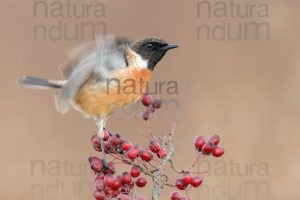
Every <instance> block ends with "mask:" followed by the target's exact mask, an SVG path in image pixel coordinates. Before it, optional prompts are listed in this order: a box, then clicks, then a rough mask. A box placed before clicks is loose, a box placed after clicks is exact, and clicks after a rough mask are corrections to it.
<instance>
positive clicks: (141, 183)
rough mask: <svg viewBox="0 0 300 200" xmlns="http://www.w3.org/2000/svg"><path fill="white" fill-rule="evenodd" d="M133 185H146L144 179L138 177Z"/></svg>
mask: <svg viewBox="0 0 300 200" xmlns="http://www.w3.org/2000/svg"><path fill="white" fill-rule="evenodd" d="M135 184H136V185H137V186H138V187H144V186H145V185H146V184H147V179H145V178H144V177H140V178H138V179H137V180H136V181H135Z"/></svg>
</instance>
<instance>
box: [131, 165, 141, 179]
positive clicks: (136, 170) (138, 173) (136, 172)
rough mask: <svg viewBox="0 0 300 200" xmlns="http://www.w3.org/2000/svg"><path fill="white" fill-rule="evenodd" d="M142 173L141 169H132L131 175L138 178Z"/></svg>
mask: <svg viewBox="0 0 300 200" xmlns="http://www.w3.org/2000/svg"><path fill="white" fill-rule="evenodd" d="M140 173H141V171H140V169H139V168H137V167H132V168H131V171H130V174H131V176H132V177H138V176H139V175H140Z"/></svg>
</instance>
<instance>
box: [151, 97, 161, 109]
mask: <svg viewBox="0 0 300 200" xmlns="http://www.w3.org/2000/svg"><path fill="white" fill-rule="evenodd" d="M162 103H163V101H162V100H161V99H155V100H154V101H153V103H152V106H153V108H155V109H159V108H160V107H161V106H162Z"/></svg>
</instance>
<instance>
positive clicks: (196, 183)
mask: <svg viewBox="0 0 300 200" xmlns="http://www.w3.org/2000/svg"><path fill="white" fill-rule="evenodd" d="M202 182H203V180H202V178H201V177H199V176H195V177H193V180H192V183H191V185H192V186H193V187H199V186H200V185H201V184H202Z"/></svg>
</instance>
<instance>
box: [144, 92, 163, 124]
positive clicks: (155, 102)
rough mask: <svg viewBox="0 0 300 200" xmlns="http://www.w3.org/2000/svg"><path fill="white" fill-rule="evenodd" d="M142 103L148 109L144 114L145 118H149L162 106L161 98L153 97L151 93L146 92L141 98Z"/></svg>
mask: <svg viewBox="0 0 300 200" xmlns="http://www.w3.org/2000/svg"><path fill="white" fill-rule="evenodd" d="M141 102H142V104H143V105H144V106H146V107H147V108H148V109H147V110H145V111H144V112H143V114H142V117H143V119H144V120H146V121H147V120H149V119H150V117H151V114H152V113H154V112H155V110H157V109H159V108H161V106H162V100H161V99H153V97H152V96H151V95H150V94H145V95H144V96H143V98H142V100H141Z"/></svg>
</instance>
